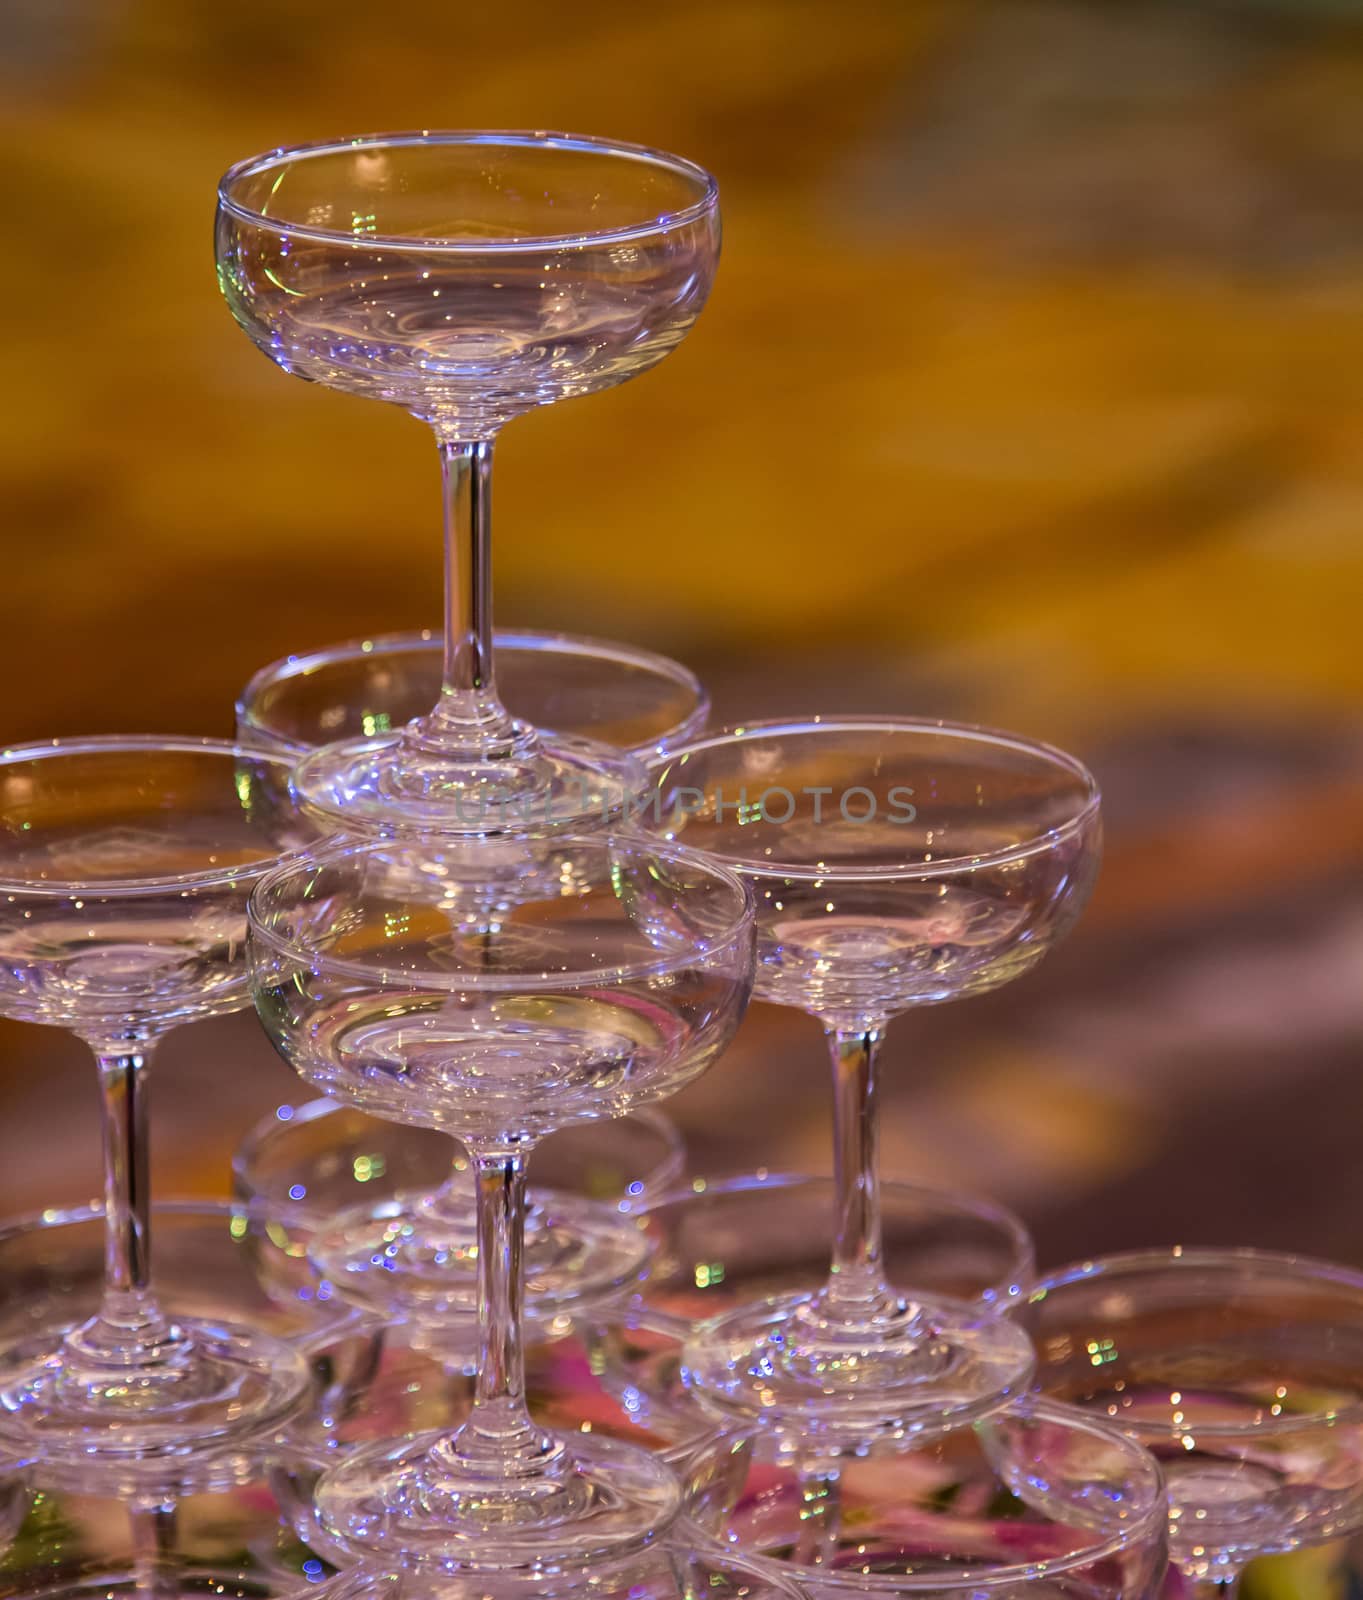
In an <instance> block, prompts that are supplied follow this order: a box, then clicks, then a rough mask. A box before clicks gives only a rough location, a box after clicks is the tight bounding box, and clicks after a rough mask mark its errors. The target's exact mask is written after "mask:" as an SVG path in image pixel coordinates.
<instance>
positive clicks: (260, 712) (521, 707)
mask: <svg viewBox="0 0 1363 1600" xmlns="http://www.w3.org/2000/svg"><path fill="white" fill-rule="evenodd" d="M493 660H494V664H495V666H496V670H497V683H498V685H499V689H500V692H501V694H502V695H503V696H504V697H505V699H506V702H507V705H508V706H509V707H510V709H511V711H512V713H513V714H514V715H515V716H517V717H519V718H520V719H521V721H523V722H525V723H528V724H529V725H530V726H531V727H534V728H541V729H553V730H554V731H555V732H557V733H566V734H569V735H571V736H572V737H574V738H580V739H593V740H596V741H598V742H600V743H603V744H610V745H616V746H618V747H619V748H620V749H622V750H626V751H628V752H629V753H630V754H631V755H634V756H638V757H640V758H642V759H651V758H653V757H655V756H659V755H665V754H666V753H667V751H669V750H671V749H673V748H674V747H675V746H677V745H681V744H685V743H687V741H688V740H691V739H695V738H697V737H698V736H699V735H700V732H701V730H702V729H703V728H704V726H705V723H706V719H707V718H708V717H709V714H710V700H709V697H708V695H707V694H706V693H705V690H704V688H703V687H702V686H701V683H700V680H699V679H698V678H697V677H696V675H695V673H693V672H692V671H691V670H690V669H689V668H688V667H684V666H683V665H682V664H681V662H680V661H673V660H671V659H670V658H669V657H667V656H662V655H657V654H656V653H655V652H654V651H652V650H641V649H638V648H637V647H636V646H634V645H626V644H617V643H616V642H615V641H613V640H610V639H589V638H585V637H582V636H579V635H576V634H570V633H541V632H537V631H533V630H531V629H525V628H522V629H517V630H516V631H514V632H511V631H508V630H507V629H504V628H498V629H497V632H496V634H495V636H494V639H493ZM443 666H444V640H443V638H441V637H440V636H439V635H438V634H435V633H432V632H431V630H430V629H422V630H420V631H419V632H414V633H389V634H379V635H377V636H376V637H374V638H372V639H355V640H351V641H350V642H349V643H348V644H338V645H331V646H329V647H328V648H326V649H322V650H309V651H305V652H303V653H302V654H300V655H293V656H286V657H285V658H284V659H283V660H282V661H275V662H272V663H271V664H270V665H269V666H268V667H262V668H261V670H260V671H259V672H257V673H256V674H255V676H254V677H253V678H252V679H251V681H250V682H249V683H248V684H247V685H246V687H245V688H244V689H243V690H242V692H241V698H240V699H239V700H238V701H237V737H238V738H239V739H240V740H241V742H242V743H243V744H251V745H260V746H261V747H262V748H264V749H267V750H273V751H275V752H276V753H278V754H281V755H291V756H292V757H293V758H294V760H295V761H298V760H301V759H302V758H303V757H304V756H306V755H307V754H308V753H309V752H310V751H312V750H314V749H316V748H317V746H318V745H323V744H330V743H333V742H335V741H338V740H342V739H371V738H374V737H376V736H378V735H381V734H386V733H391V732H392V730H393V729H395V728H401V727H402V726H403V725H404V724H405V723H407V722H410V721H411V720H412V718H413V717H417V716H420V715H422V714H423V713H424V712H425V711H426V710H427V709H429V707H430V705H431V703H432V701H433V700H435V699H437V698H438V696H439V694H440V683H441V672H442V669H443Z"/></svg>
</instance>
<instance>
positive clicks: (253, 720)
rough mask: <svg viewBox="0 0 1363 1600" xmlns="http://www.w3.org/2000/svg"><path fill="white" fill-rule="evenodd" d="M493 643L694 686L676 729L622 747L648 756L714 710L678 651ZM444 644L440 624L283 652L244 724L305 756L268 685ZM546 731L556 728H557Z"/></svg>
mask: <svg viewBox="0 0 1363 1600" xmlns="http://www.w3.org/2000/svg"><path fill="white" fill-rule="evenodd" d="M492 646H493V649H494V651H495V650H498V649H512V650H524V651H525V652H527V653H529V652H531V651H540V650H542V651H544V652H545V653H546V654H547V655H551V656H552V655H574V654H579V655H581V656H582V657H583V658H584V659H586V658H588V657H591V656H595V657H598V658H600V659H601V660H603V661H612V662H618V663H620V664H623V665H626V666H635V667H640V668H642V669H644V670H647V671H649V672H652V673H654V674H656V676H658V677H659V678H663V679H665V680H666V681H668V682H669V683H674V684H676V685H677V686H678V687H679V688H681V689H686V690H689V691H690V692H691V693H692V694H693V695H694V696H695V698H696V704H695V707H694V709H693V710H692V711H691V712H690V714H689V715H688V716H686V717H684V718H683V719H682V721H680V722H679V723H677V725H676V726H675V728H670V729H668V730H667V732H666V733H664V734H662V735H661V736H660V738H659V739H655V740H651V741H650V742H648V743H647V744H634V745H627V746H622V747H621V748H623V749H624V750H625V751H626V753H627V754H629V755H634V756H638V757H640V758H642V757H643V756H645V755H648V754H659V753H662V752H665V751H667V750H670V749H671V748H672V747H673V745H674V744H681V743H685V742H686V741H688V740H691V739H694V738H696V737H697V736H698V735H699V734H700V731H701V729H702V728H703V727H704V726H705V723H706V721H707V720H708V718H709V715H710V696H709V694H708V693H707V691H706V688H705V685H704V684H703V683H702V682H701V681H700V679H699V678H698V677H697V676H696V674H695V673H694V672H692V670H691V669H690V667H688V666H686V665H685V663H684V662H681V661H678V660H676V659H675V658H674V657H672V656H665V655H662V654H661V653H660V652H658V651H656V650H645V649H644V648H643V647H642V646H641V645H634V644H627V643H624V642H623V641H621V640H618V639H600V638H597V637H596V636H595V635H594V634H586V633H564V632H561V631H558V630H554V629H541V628H496V629H494V630H493V635H492ZM443 648H444V635H443V634H442V633H441V631H440V630H439V629H438V628H409V629H400V630H398V631H396V632H391V633H374V634H366V635H364V636H363V637H361V638H355V639H342V640H339V641H338V642H337V643H336V644H330V645H322V646H320V647H319V648H318V649H316V650H302V651H299V652H298V653H297V654H296V655H287V656H280V657H279V658H278V659H277V660H275V661H271V662H268V663H267V664H266V665H265V666H263V667H260V668H259V669H258V670H257V671H255V672H253V673H252V674H251V676H250V677H249V678H248V679H247V680H246V684H245V686H244V687H243V688H242V691H241V693H240V694H239V695H238V696H237V702H236V706H235V711H236V715H237V722H238V728H239V730H240V729H249V730H251V731H252V732H253V733H259V734H260V735H261V736H262V737H264V738H269V739H270V740H272V741H273V742H274V744H275V745H277V746H278V748H279V749H280V750H284V749H287V750H288V751H289V753H290V754H291V755H295V756H297V757H302V756H305V755H309V754H311V752H312V751H313V750H314V749H315V748H316V746H314V745H310V744H305V743H304V742H303V741H302V740H301V739H291V738H287V737H286V736H285V735H283V734H280V733H276V732H275V731H274V730H273V729H272V728H270V727H269V726H268V725H267V724H266V723H265V722H264V721H263V720H262V719H261V718H260V717H259V716H258V715H257V714H256V711H255V707H254V704H253V702H254V701H255V700H257V699H258V698H259V697H260V696H261V695H262V694H263V693H264V692H265V691H266V690H267V689H270V688H273V687H274V686H275V685H276V684H281V683H286V682H288V681H289V680H290V679H293V678H299V677H306V676H307V675H308V674H309V673H311V672H318V671H321V670H322V669H323V668H324V667H329V666H334V665H336V664H337V663H339V662H342V661H352V660H359V659H361V658H363V657H365V656H371V655H377V654H379V653H380V652H383V653H385V654H393V655H399V654H400V655H420V654H422V653H423V652H425V651H426V650H428V649H429V650H431V651H432V652H433V653H439V652H440V651H442V650H443ZM545 731H548V732H553V731H554V730H553V729H547V730H545Z"/></svg>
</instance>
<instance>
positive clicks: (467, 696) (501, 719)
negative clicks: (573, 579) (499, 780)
mask: <svg viewBox="0 0 1363 1600" xmlns="http://www.w3.org/2000/svg"><path fill="white" fill-rule="evenodd" d="M439 446H440V481H441V490H442V500H443V505H444V516H445V660H444V674H443V679H442V682H441V687H440V700H439V702H438V703H437V705H436V706H435V708H434V709H433V710H432V711H431V712H430V713H429V714H428V715H426V716H424V717H419V718H418V719H417V720H416V721H415V722H413V723H411V724H409V725H408V729H407V734H406V738H407V739H408V740H409V741H411V742H412V743H413V744H414V745H415V746H417V747H418V748H419V749H421V750H424V751H425V752H427V753H428V754H434V755H437V756H440V755H443V756H446V757H449V758H450V759H453V760H461V761H484V760H493V761H495V760H500V759H504V758H505V757H507V756H509V755H511V754H512V753H513V751H515V750H516V749H517V748H518V747H519V745H518V741H519V740H520V738H521V734H522V730H520V729H519V728H517V726H516V724H515V723H514V722H513V721H512V719H511V716H510V714H509V713H508V712H507V710H506V708H505V706H503V705H502V703H501V701H500V700H499V699H498V698H497V686H496V675H495V669H494V666H493V659H492V440H490V439H477V440H458V439H445V438H441V439H439Z"/></svg>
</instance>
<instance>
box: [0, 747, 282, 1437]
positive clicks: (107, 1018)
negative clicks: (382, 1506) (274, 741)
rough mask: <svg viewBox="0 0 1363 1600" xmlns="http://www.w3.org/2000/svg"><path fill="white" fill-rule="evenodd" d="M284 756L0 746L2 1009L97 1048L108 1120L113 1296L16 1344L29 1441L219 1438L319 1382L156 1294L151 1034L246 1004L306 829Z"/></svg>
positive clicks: (5, 1402) (107, 1290)
mask: <svg viewBox="0 0 1363 1600" xmlns="http://www.w3.org/2000/svg"><path fill="white" fill-rule="evenodd" d="M288 772H289V768H288V764H287V763H286V762H282V761H278V760H275V759H273V758H271V757H269V756H265V755H263V754H261V753H259V752H254V751H248V750H243V749H239V748H238V747H236V746H234V745H231V744H223V743H220V742H218V741H215V740H195V739H161V738H131V737H130V738H106V739H83V740H70V741H64V740H53V741H51V742H49V743H46V744H39V745H27V746H18V747H15V748H12V749H9V750H6V751H4V752H3V753H2V754H0V949H3V956H4V959H3V962H2V963H0V1014H4V1015H6V1016H10V1017H16V1018H19V1019H20V1020H22V1021H25V1022H39V1023H48V1024H51V1025H54V1026H56V1027H60V1028H65V1029H67V1030H69V1031H70V1032H72V1033H75V1034H76V1035H78V1036H79V1037H80V1038H81V1039H83V1040H84V1041H85V1042H86V1044H88V1045H89V1047H90V1049H91V1052H92V1053H93V1055H94V1056H95V1060H96V1063H97V1065H98V1069H99V1084H100V1091H101V1097H102V1109H103V1121H104V1176H105V1212H106V1225H105V1226H106V1245H105V1264H106V1271H105V1287H104V1297H103V1301H102V1304H101V1305H100V1306H99V1308H97V1309H96V1310H94V1311H93V1312H92V1314H91V1315H89V1316H88V1317H86V1318H85V1319H84V1320H83V1321H82V1322H80V1323H79V1324H78V1325H76V1326H74V1327H68V1328H67V1329H66V1330H65V1331H64V1332H63V1331H61V1330H60V1329H58V1328H42V1329H38V1330H35V1331H34V1332H33V1335H32V1337H31V1338H30V1339H27V1340H22V1341H18V1342H15V1343H11V1344H10V1346H9V1347H8V1348H7V1349H6V1350H5V1352H4V1361H3V1365H2V1366H0V1445H3V1447H4V1448H5V1449H6V1450H7V1451H9V1452H10V1453H12V1454H14V1455H17V1456H19V1457H27V1456H29V1455H34V1456H37V1455H43V1456H48V1457H51V1456H55V1455H60V1454H66V1455H74V1456H76V1457H78V1458H86V1457H108V1456H118V1455H126V1456H136V1457H139V1458H153V1457H156V1456H158V1455H176V1454H184V1453H187V1452H193V1451H196V1450H203V1449H209V1448H215V1447H219V1446H221V1445H222V1444H223V1443H224V1442H225V1441H231V1440H239V1439H242V1438H245V1437H248V1436H250V1435H251V1434H252V1433H253V1432H255V1431H258V1430H261V1429H263V1428H266V1427H268V1426H270V1425H271V1424H273V1423H274V1422H276V1421H277V1420H278V1419H279V1418H281V1417H283V1416H284V1415H285V1414H286V1413H287V1412H288V1411H289V1410H290V1408H291V1407H292V1406H293V1405H294V1404H295V1403H296V1402H297V1401H298V1400H299V1398H300V1396H301V1395H302V1393H303V1391H304V1389H305V1387H306V1382H307V1371H306V1368H305V1367H304V1365H303V1363H302V1362H301V1361H300V1360H299V1358H298V1357H297V1356H296V1355H295V1354H294V1353H293V1352H292V1351H291V1350H290V1349H289V1348H288V1346H286V1345H284V1344H281V1343H280V1342H279V1341H278V1340H277V1339H274V1338H272V1337H270V1336H269V1335H267V1334H266V1333H264V1332H262V1331H260V1330H257V1329H253V1328H248V1327H244V1326H240V1325H238V1323H237V1322H236V1321H235V1320H231V1319H230V1318H224V1319H218V1318H213V1319H209V1320H204V1319H198V1318H181V1317H175V1316H171V1315H168V1314H167V1312H166V1311H165V1309H164V1308H163V1307H162V1306H161V1304H160V1302H159V1301H158V1299H157V1296H156V1294H155V1292H154V1291H153V1288H152V1281H151V1211H150V1199H149V1189H148V1173H149V1169H148V1163H147V1152H146V1140H147V1101H146V1093H147V1070H148V1062H149V1060H150V1057H151V1053H152V1050H153V1048H154V1046H155V1045H156V1043H157V1041H158V1040H159V1039H160V1038H161V1037H162V1036H163V1035H164V1034H166V1033H167V1032H169V1031H170V1029H172V1028H175V1027H179V1026H181V1025H183V1024H185V1023H188V1022H193V1021H196V1020H198V1019H200V1018H205V1017H211V1016H217V1015H220V1014H222V1013H224V1012H230V1011H235V1010H238V1009H240V1008H241V1007H242V1006H245V1005H248V1004H249V1003H250V990H249V986H248V981H247V974H246V902H247V897H248V895H249V894H250V891H251V889H252V887H253V886H254V885H255V884H256V883H257V882H258V881H259V879H260V878H261V877H262V876H263V875H264V873H265V872H266V871H267V870H268V869H269V868H270V867H272V866H275V865H276V864H277V863H278V861H279V859H280V857H281V853H284V852H287V851H289V850H290V849H292V848H293V847H295V846H297V845H299V844H300V843H302V842H304V840H305V839H306V838H307V836H308V835H307V833H306V830H305V829H304V828H303V825H302V824H301V822H300V819H299V818H298V817H297V815H296V813H295V812H294V810H293V807H292V804H291V801H290V798H289V790H288Z"/></svg>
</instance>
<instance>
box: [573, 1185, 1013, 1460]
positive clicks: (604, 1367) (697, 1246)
mask: <svg viewBox="0 0 1363 1600" xmlns="http://www.w3.org/2000/svg"><path fill="white" fill-rule="evenodd" d="M834 1199H835V1190H834V1187H833V1180H832V1179H831V1178H811V1177H806V1176H804V1175H803V1174H800V1173H791V1172H762V1173H747V1174H744V1175H742V1176H740V1177H734V1178H722V1179H709V1178H693V1179H691V1180H690V1181H689V1182H686V1183H682V1184H680V1185H678V1186H677V1188H675V1189H674V1190H672V1191H671V1192H670V1193H667V1194H663V1195H653V1196H649V1195H647V1194H645V1195H643V1196H641V1197H640V1198H638V1199H633V1198H631V1199H630V1201H629V1202H628V1204H629V1206H630V1209H631V1211H632V1212H633V1214H634V1215H635V1217H636V1218H637V1220H638V1226H639V1227H640V1229H641V1230H642V1231H643V1233H644V1235H645V1237H646V1238H647V1240H648V1243H649V1250H650V1256H651V1260H650V1262H649V1269H648V1276H647V1279H646V1280H645V1282H644V1283H643V1284H642V1285H641V1286H640V1289H639V1291H638V1293H637V1294H636V1295H634V1296H633V1298H632V1299H631V1301H630V1303H629V1306H628V1308H627V1309H626V1310H625V1311H624V1312H622V1313H616V1314H614V1315H612V1316H611V1317H610V1319H609V1320H608V1321H602V1322H601V1323H600V1324H599V1325H598V1326H596V1327H595V1328H594V1329H593V1332H592V1338H593V1361H592V1365H593V1368H594V1369H595V1370H599V1371H600V1372H601V1374H602V1382H603V1383H604V1384H605V1385H606V1387H607V1388H609V1389H610V1390H611V1392H612V1393H614V1394H616V1395H618V1396H619V1397H620V1399H621V1403H622V1404H623V1405H625V1406H626V1407H627V1409H628V1410H629V1411H630V1413H631V1415H632V1416H634V1417H636V1418H637V1419H638V1420H639V1421H640V1422H641V1423H644V1424H646V1425H647V1426H649V1427H650V1428H653V1429H655V1430H656V1431H658V1432H660V1433H662V1434H664V1435H665V1436H668V1437H674V1436H681V1437H686V1436H687V1435H689V1434H690V1433H691V1432H692V1431H693V1430H694V1429H695V1427H696V1415H697V1411H698V1407H697V1404H696V1399H695V1395H694V1393H693V1391H691V1390H689V1389H688V1388H687V1386H686V1384H685V1382H684V1380H683V1376H682V1349H683V1347H684V1345H685V1343H686V1341H687V1340H688V1339H689V1338H690V1336H691V1333H692V1330H693V1329H694V1328H695V1326H696V1325H697V1324H698V1323H703V1322H705V1321H707V1320H708V1319H710V1318H712V1317H715V1316H718V1315H720V1314H721V1313H725V1312H728V1311H731V1310H734V1309H737V1308H739V1307H742V1306H745V1305H750V1304H752V1303H753V1302H754V1301H755V1300H758V1299H761V1298H763V1297H766V1296H774V1295H786V1294H790V1293H792V1292H814V1291H817V1290H818V1289H819V1288H820V1287H821V1286H822V1285H823V1283H824V1281H825V1280H826V1279H827V1277H828V1258H829V1254H830V1252H831V1251H832V1248H833V1240H832V1235H831V1231H830V1230H831V1224H832V1220H833V1217H834V1215H835V1210H836V1208H835V1206H834ZM880 1230H881V1249H882V1252H883V1256H884V1262H885V1271H886V1275H887V1277H888V1278H889V1280H890V1281H891V1282H892V1283H911V1284H913V1285H914V1286H915V1288H916V1289H917V1290H918V1291H919V1292H920V1293H922V1294H925V1295H928V1296H929V1297H932V1298H941V1297H943V1296H946V1297H948V1298H951V1299H955V1300H962V1301H971V1302H975V1303H976V1305H977V1306H978V1308H979V1309H980V1311H982V1312H994V1313H996V1314H997V1313H999V1312H1001V1311H1003V1310H1005V1309H1006V1308H1008V1307H1009V1306H1014V1305H1017V1304H1018V1303H1019V1302H1020V1301H1021V1300H1022V1299H1023V1298H1024V1296H1025V1295H1026V1292H1027V1289H1028V1288H1029V1287H1030V1285H1031V1282H1032V1278H1033V1275H1034V1271H1035V1258H1034V1255H1033V1251H1032V1240H1031V1236H1030V1235H1029V1233H1028V1232H1027V1229H1026V1228H1025V1227H1024V1226H1023V1224H1022V1223H1021V1221H1019V1219H1018V1218H1017V1217H1015V1216H1014V1215H1013V1213H1012V1212H1011V1211H1008V1210H1006V1209H1005V1208H1004V1207H1003V1206H1000V1205H996V1204H994V1203H993V1202H992V1201H989V1200H985V1199H981V1198H980V1197H978V1196H970V1195H963V1194H952V1193H949V1192H945V1191H943V1190H939V1189H923V1188H918V1187H916V1186H915V1185H913V1184H908V1183H886V1184H882V1185H881V1189H880ZM772 1427H773V1424H772V1423H768V1424H767V1431H770V1430H771V1428H772Z"/></svg>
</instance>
